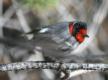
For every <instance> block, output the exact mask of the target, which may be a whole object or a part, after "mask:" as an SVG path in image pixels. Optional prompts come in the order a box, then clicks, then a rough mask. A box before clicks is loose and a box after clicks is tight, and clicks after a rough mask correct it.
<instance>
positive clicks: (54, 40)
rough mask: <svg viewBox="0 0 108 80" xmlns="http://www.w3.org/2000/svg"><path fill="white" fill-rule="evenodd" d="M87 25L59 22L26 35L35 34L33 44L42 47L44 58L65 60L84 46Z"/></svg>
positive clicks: (74, 22) (77, 22)
mask: <svg viewBox="0 0 108 80" xmlns="http://www.w3.org/2000/svg"><path fill="white" fill-rule="evenodd" d="M87 29H88V28H87V23H86V22H82V21H70V22H59V23H55V24H51V25H47V26H41V27H37V28H36V29H34V30H32V31H30V32H27V33H25V35H28V34H34V36H35V37H34V39H33V42H34V43H36V46H38V47H41V48H42V50H43V53H44V56H46V57H47V56H49V57H51V58H56V59H57V60H58V59H63V58H64V57H65V56H67V55H68V54H70V53H71V52H72V50H74V49H76V48H77V47H78V46H79V45H80V44H82V43H83V42H84V40H85V38H86V37H89V36H88V35H87V31H88V30H87Z"/></svg>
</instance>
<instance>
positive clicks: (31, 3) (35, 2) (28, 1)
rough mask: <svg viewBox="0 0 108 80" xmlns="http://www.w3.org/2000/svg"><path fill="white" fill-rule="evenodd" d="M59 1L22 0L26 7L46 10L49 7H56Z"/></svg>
mask: <svg viewBox="0 0 108 80" xmlns="http://www.w3.org/2000/svg"><path fill="white" fill-rule="evenodd" d="M58 1H59V0H20V2H21V3H22V4H24V6H27V7H30V8H32V9H45V8H48V7H54V6H55V5H56V4H57V3H58Z"/></svg>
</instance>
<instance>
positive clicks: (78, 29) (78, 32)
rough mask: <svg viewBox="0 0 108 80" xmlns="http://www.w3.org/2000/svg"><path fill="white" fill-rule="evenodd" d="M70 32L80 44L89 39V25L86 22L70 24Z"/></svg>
mask: <svg viewBox="0 0 108 80" xmlns="http://www.w3.org/2000/svg"><path fill="white" fill-rule="evenodd" d="M69 32H70V34H71V36H74V37H75V39H76V40H77V41H78V42H79V43H82V42H83V41H84V40H85V38H86V37H89V36H88V35H87V24H86V23H84V22H70V23H69Z"/></svg>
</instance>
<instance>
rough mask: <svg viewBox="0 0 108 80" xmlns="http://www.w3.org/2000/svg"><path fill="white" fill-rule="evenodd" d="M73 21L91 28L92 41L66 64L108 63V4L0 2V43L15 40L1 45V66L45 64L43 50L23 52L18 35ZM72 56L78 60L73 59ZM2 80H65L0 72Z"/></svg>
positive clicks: (93, 79)
mask: <svg viewBox="0 0 108 80" xmlns="http://www.w3.org/2000/svg"><path fill="white" fill-rule="evenodd" d="M74 20H78V21H84V22H86V23H87V24H88V35H89V36H90V38H89V39H86V40H85V41H84V43H83V44H81V45H80V46H78V48H77V49H76V50H74V51H72V52H71V55H69V56H66V57H63V60H64V61H66V62H76V63H108V36H107V34H108V27H107V26H108V0H0V39H1V38H6V39H7V41H8V38H9V40H10V39H11V40H12V41H10V43H11V45H10V44H9V43H8V44H2V43H0V63H1V64H2V63H12V62H23V61H44V60H46V59H47V58H46V57H45V55H44V54H43V52H42V51H41V50H40V49H39V50H32V49H30V50H29V49H27V48H29V47H26V48H22V47H24V46H23V45H22V44H23V43H20V41H21V40H22V38H21V37H19V35H21V34H22V33H27V32H29V31H31V30H33V29H35V28H36V27H38V26H42V25H50V24H55V23H58V22H63V21H74ZM34 36H35V35H33V34H31V35H27V36H25V37H23V39H24V40H26V39H27V40H32V39H33V37H34ZM15 41H16V42H15ZM0 42H1V41H0ZM12 43H15V44H16V45H13V44H12ZM25 46H30V45H29V44H25ZM46 47H47V46H46ZM30 48H31V47H30ZM55 54H56V55H57V54H58V53H56V52H55ZM73 55H74V56H77V58H72V57H73ZM93 55H95V56H93ZM100 55H103V56H100ZM64 56H65V55H64ZM0 80H62V79H60V77H59V76H57V71H53V70H49V69H46V70H23V71H10V72H0ZM68 80H108V72H107V71H105V72H98V71H86V70H75V71H71V72H70V75H69V78H68Z"/></svg>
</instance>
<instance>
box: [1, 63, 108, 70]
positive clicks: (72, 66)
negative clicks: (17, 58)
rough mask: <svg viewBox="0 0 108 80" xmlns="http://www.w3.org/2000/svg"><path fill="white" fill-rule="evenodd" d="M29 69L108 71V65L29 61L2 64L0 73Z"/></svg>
mask: <svg viewBox="0 0 108 80" xmlns="http://www.w3.org/2000/svg"><path fill="white" fill-rule="evenodd" d="M28 69H54V70H58V69H60V70H79V69H83V70H97V71H104V70H108V64H103V63H98V64H91V63H61V62H45V61H28V62H18V63H10V64H0V71H13V70H28Z"/></svg>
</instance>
